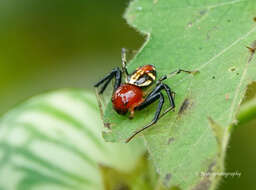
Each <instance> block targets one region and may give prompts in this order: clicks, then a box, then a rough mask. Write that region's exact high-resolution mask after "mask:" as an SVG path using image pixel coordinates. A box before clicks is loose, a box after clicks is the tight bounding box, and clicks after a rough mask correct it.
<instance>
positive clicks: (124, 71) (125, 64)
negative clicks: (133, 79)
mask: <svg viewBox="0 0 256 190" xmlns="http://www.w3.org/2000/svg"><path fill="white" fill-rule="evenodd" d="M136 52H137V51H136V50H130V49H126V48H122V50H121V57H122V71H123V73H125V74H126V76H128V75H129V73H128V71H127V59H126V55H127V53H136Z"/></svg>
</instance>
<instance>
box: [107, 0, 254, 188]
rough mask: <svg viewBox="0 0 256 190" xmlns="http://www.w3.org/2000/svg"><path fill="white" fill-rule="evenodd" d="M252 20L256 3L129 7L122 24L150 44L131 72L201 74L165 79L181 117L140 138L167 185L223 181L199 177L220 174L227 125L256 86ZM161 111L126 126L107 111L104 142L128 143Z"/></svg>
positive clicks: (229, 0)
mask: <svg viewBox="0 0 256 190" xmlns="http://www.w3.org/2000/svg"><path fill="white" fill-rule="evenodd" d="M255 16H256V2H255V1H254V0H187V1H178V0H177V1H175V0H169V1H164V0H140V1H132V3H131V4H130V6H129V8H128V10H127V12H126V14H125V18H126V19H127V21H128V23H129V24H130V25H132V26H133V27H135V28H136V29H138V30H139V31H140V32H143V33H144V34H147V42H146V43H145V44H144V46H143V48H142V49H141V50H140V51H139V53H138V54H137V55H136V56H135V57H134V59H133V60H132V61H131V62H130V64H129V71H130V72H131V71H132V70H134V69H135V68H136V67H138V66H141V65H145V64H153V65H155V66H156V68H157V71H158V77H159V76H162V75H164V74H166V73H170V72H172V71H175V70H177V69H179V68H181V69H186V70H198V71H199V74H197V75H195V76H193V75H186V74H180V75H179V76H175V77H173V78H171V79H169V80H166V84H168V85H169V86H170V87H171V88H172V90H173V91H175V92H176V96H175V103H176V111H175V112H169V113H168V114H166V115H165V116H164V117H163V118H162V119H161V120H159V122H158V123H157V124H156V125H154V127H152V128H151V129H148V130H147V131H145V132H143V134H141V136H142V135H143V136H144V138H145V140H146V144H147V147H148V150H149V152H150V154H151V157H152V159H153V162H154V165H155V167H156V169H157V171H158V172H159V173H160V175H161V178H162V180H163V182H164V184H167V185H168V186H178V187H179V188H181V189H182V190H186V189H193V190H198V189H209V188H212V189H213V188H214V187H215V185H216V184H217V179H218V177H216V178H215V177H214V175H211V176H202V175H200V174H202V172H215V171H216V172H218V171H222V170H223V162H224V157H225V152H226V147H227V144H228V140H229V137H230V133H231V129H232V127H230V126H231V124H232V123H234V122H236V117H235V116H236V114H237V111H238V108H239V105H240V103H241V101H242V99H243V97H244V94H245V91H246V86H247V85H248V84H249V83H251V82H252V81H253V80H255V79H256V65H255V64H256V63H255V58H254V51H249V50H248V49H247V48H246V47H247V46H249V47H251V48H255V45H254V44H253V41H254V40H256V23H255ZM165 102H166V103H165V104H166V105H165V109H166V108H167V107H168V101H167V100H166V101H165ZM156 106H157V103H154V105H151V106H149V107H148V108H147V109H145V110H143V111H139V112H137V113H136V115H135V117H134V119H133V120H129V118H128V116H127V115H126V116H120V115H118V114H117V113H115V111H114V110H113V109H112V107H111V105H110V104H109V105H108V107H107V110H106V112H105V119H104V120H105V122H106V123H110V128H111V130H109V131H107V132H104V138H105V139H106V140H107V141H112V142H114V141H125V139H126V138H128V137H129V136H130V135H132V134H133V133H134V132H135V131H136V130H138V129H140V128H142V127H143V126H144V125H146V124H147V123H149V122H150V121H151V120H152V118H153V116H154V112H155V110H156ZM209 118H211V119H210V120H209ZM220 128H222V129H220ZM220 134H221V135H220ZM136 138H138V137H136ZM170 176H171V177H170Z"/></svg>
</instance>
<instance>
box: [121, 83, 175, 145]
mask: <svg viewBox="0 0 256 190" xmlns="http://www.w3.org/2000/svg"><path fill="white" fill-rule="evenodd" d="M161 90H165V91H166V94H167V97H168V100H169V102H170V107H169V108H168V109H167V110H165V111H164V113H163V114H162V115H160V113H161V110H162V107H163V104H164V96H163V94H162V93H161V92H160V91H161ZM173 94H175V93H174V92H172V91H171V89H170V87H169V86H168V85H166V84H164V83H158V85H157V86H156V88H155V89H154V90H152V92H151V93H149V95H148V96H147V98H146V99H145V101H144V102H142V103H141V104H140V105H139V106H137V107H136V108H135V110H142V109H144V108H146V107H147V106H149V105H150V104H152V103H153V102H155V101H156V100H158V99H159V104H158V107H157V110H156V113H155V116H154V118H153V120H152V121H151V122H150V123H149V124H148V125H146V126H145V127H143V128H142V129H140V130H138V131H136V132H135V133H134V134H133V135H132V136H130V137H129V138H128V139H127V140H126V143H128V142H129V141H130V140H132V138H133V137H135V136H136V135H137V134H138V133H140V132H142V131H144V130H145V129H147V128H149V127H150V126H152V125H154V124H155V123H156V122H157V121H158V119H159V118H160V117H162V116H163V115H165V114H166V113H167V112H169V111H170V110H172V109H174V108H175V103H174V96H173Z"/></svg>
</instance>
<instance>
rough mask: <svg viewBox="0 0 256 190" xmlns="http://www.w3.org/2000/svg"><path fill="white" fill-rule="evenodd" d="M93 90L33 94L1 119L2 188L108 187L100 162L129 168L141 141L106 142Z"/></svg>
mask: <svg viewBox="0 0 256 190" xmlns="http://www.w3.org/2000/svg"><path fill="white" fill-rule="evenodd" d="M101 125H102V123H101V120H100V119H99V114H98V110H97V106H96V100H95V96H94V94H91V93H86V92H84V91H80V90H61V91H57V92H53V93H48V94H45V95H41V96H37V97H35V98H31V99H30V100H28V101H26V102H25V103H23V104H21V105H19V106H17V107H16V108H15V109H13V110H12V111H10V112H9V113H7V114H6V115H4V116H3V117H2V119H1V122H0V127H1V128H0V189H1V190H14V189H16V190H18V189H19V190H31V189H33V190H37V189H51V190H55V189H56V190H57V189H61V190H64V189H72V190H73V189H83V190H86V189H88V190H91V189H95V190H98V189H99V190H100V189H103V183H102V178H101V171H100V169H99V168H100V167H99V164H100V165H101V166H105V167H109V168H113V169H115V170H117V171H119V172H126V173H127V172H130V171H131V170H133V169H134V167H135V166H136V164H137V162H138V160H140V157H141V156H142V155H143V154H144V146H143V144H141V143H140V142H138V141H137V142H134V143H133V144H130V145H128V146H127V145H124V144H123V145H121V144H112V143H106V142H104V141H103V139H102V138H101V136H100V130H101V128H100V126H101Z"/></svg>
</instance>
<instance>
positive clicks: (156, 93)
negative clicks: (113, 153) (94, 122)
mask: <svg viewBox="0 0 256 190" xmlns="http://www.w3.org/2000/svg"><path fill="white" fill-rule="evenodd" d="M126 52H127V50H126V49H124V48H122V53H121V54H122V68H121V69H120V68H119V67H116V68H114V69H113V70H112V71H111V72H110V73H109V74H107V75H106V76H105V77H104V78H102V79H101V80H100V81H99V82H97V83H96V84H95V85H94V87H96V88H97V87H99V86H100V85H103V86H102V87H101V89H100V91H97V93H99V94H103V92H104V91H105V89H106V87H107V86H108V84H109V83H110V81H111V80H112V79H113V78H114V79H115V82H114V89H113V94H112V105H113V108H114V110H115V111H116V112H117V113H118V114H121V115H125V114H126V113H127V112H130V118H133V116H134V111H135V110H142V109H144V108H146V107H147V106H149V105H151V104H152V103H153V102H155V101H157V100H159V102H158V107H157V109H156V112H155V115H154V118H153V120H152V121H151V122H150V123H149V124H147V125H146V126H144V127H143V128H141V129H139V130H137V131H135V133H133V134H132V135H131V136H130V137H129V138H128V139H127V140H126V141H125V142H126V143H128V142H129V141H130V140H131V139H133V137H135V136H136V135H137V134H139V133H141V132H142V131H144V130H145V129H147V128H149V127H150V126H152V125H154V124H155V123H156V122H157V121H158V120H159V118H160V117H161V116H163V115H164V114H166V113H167V112H169V111H170V110H174V108H175V102H174V95H175V93H174V92H173V91H172V90H171V88H170V87H169V86H168V85H167V84H165V83H163V81H164V80H166V79H168V78H170V77H172V76H174V75H176V74H179V73H181V72H184V73H190V74H193V73H195V71H187V70H183V69H178V70H177V71H174V72H172V73H169V74H166V75H164V76H162V77H161V78H160V79H159V80H157V82H156V85H155V88H154V89H153V90H151V92H150V93H148V94H146V93H145V89H146V88H147V87H149V86H151V85H152V84H153V83H154V82H155V81H156V76H157V73H156V68H155V67H154V66H153V65H144V66H141V67H138V68H137V69H136V70H135V71H133V72H132V73H131V74H129V73H128V71H127V61H126ZM123 77H124V78H125V82H124V83H122V78H123ZM162 90H164V91H165V92H166V94H167V98H168V101H169V103H170V107H169V108H168V109H167V110H166V111H164V113H163V114H162V115H161V116H160V113H161V110H162V107H163V104H164V96H163V93H162Z"/></svg>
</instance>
